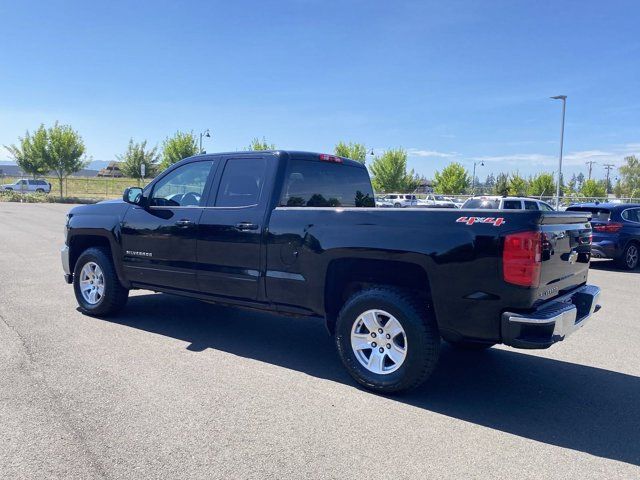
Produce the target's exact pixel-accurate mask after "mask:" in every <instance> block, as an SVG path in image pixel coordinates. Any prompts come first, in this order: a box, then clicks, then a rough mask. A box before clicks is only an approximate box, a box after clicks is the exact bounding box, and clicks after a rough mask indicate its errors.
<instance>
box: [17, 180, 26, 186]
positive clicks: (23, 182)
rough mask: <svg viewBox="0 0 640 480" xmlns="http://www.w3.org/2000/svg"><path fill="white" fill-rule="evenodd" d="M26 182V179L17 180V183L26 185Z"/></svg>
mask: <svg viewBox="0 0 640 480" xmlns="http://www.w3.org/2000/svg"><path fill="white" fill-rule="evenodd" d="M26 184H27V181H26V180H20V181H19V182H18V185H26Z"/></svg>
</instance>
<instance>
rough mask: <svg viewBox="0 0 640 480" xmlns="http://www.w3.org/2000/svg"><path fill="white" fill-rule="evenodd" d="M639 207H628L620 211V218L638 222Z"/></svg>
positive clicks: (639, 216)
mask: <svg viewBox="0 0 640 480" xmlns="http://www.w3.org/2000/svg"><path fill="white" fill-rule="evenodd" d="M639 214H640V209H639V208H630V209H628V210H625V211H624V212H622V218H624V219H625V220H627V221H629V222H636V223H638V222H640V215H639Z"/></svg>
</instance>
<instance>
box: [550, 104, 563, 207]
mask: <svg viewBox="0 0 640 480" xmlns="http://www.w3.org/2000/svg"><path fill="white" fill-rule="evenodd" d="M551 98H552V99H553V100H562V124H561V125H560V158H559V160H558V186H557V187H556V209H558V208H560V180H561V178H562V147H563V144H564V112H565V110H566V108H567V96H566V95H556V96H555V97H551Z"/></svg>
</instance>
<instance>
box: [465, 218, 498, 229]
mask: <svg viewBox="0 0 640 480" xmlns="http://www.w3.org/2000/svg"><path fill="white" fill-rule="evenodd" d="M456 223H465V224H467V225H473V224H474V223H491V224H492V225H493V226H494V227H499V226H500V225H502V224H504V223H507V222H506V221H505V219H504V218H502V217H460V218H458V219H457V220H456Z"/></svg>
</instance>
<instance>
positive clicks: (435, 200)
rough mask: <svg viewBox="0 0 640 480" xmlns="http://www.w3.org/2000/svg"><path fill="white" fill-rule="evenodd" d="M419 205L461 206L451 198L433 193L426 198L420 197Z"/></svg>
mask: <svg viewBox="0 0 640 480" xmlns="http://www.w3.org/2000/svg"><path fill="white" fill-rule="evenodd" d="M418 206H419V207H431V208H459V207H458V206H457V205H456V204H455V202H454V201H453V200H451V199H450V198H447V197H445V196H444V195H438V194H433V193H430V194H428V195H427V197H426V198H420V199H418Z"/></svg>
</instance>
